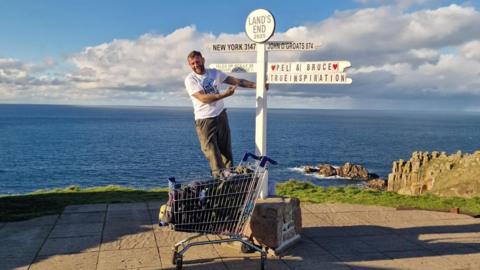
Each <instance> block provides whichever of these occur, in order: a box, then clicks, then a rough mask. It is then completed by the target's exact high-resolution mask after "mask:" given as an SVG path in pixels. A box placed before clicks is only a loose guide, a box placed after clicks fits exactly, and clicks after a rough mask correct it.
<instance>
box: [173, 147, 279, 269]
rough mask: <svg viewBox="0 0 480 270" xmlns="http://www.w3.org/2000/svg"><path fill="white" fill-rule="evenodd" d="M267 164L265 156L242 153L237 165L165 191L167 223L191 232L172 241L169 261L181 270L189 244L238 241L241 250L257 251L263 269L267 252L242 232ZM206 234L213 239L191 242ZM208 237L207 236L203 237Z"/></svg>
mask: <svg viewBox="0 0 480 270" xmlns="http://www.w3.org/2000/svg"><path fill="white" fill-rule="evenodd" d="M268 164H274V165H275V164H277V162H275V161H274V160H272V159H270V158H268V157H267V156H260V157H259V156H256V155H254V154H251V153H246V154H245V155H244V157H243V159H242V161H241V162H240V164H239V165H238V166H237V167H232V168H226V169H222V170H221V171H220V173H219V175H218V176H216V177H215V178H214V179H210V180H204V181H193V182H190V183H188V184H183V185H177V186H175V187H174V188H173V189H171V190H170V192H169V201H168V207H167V212H168V213H167V214H168V215H169V216H170V218H171V219H170V224H169V226H170V227H171V228H172V229H173V230H174V231H178V232H190V233H195V235H193V236H191V237H187V238H185V239H183V240H181V241H180V242H178V243H176V244H175V246H174V247H173V256H172V263H173V264H174V265H176V269H177V270H180V269H182V265H183V255H184V254H185V252H187V250H188V249H189V248H191V247H193V246H200V245H207V244H221V243H227V242H240V243H241V247H242V251H244V252H247V251H251V252H255V251H257V252H260V254H261V261H260V268H261V269H262V270H263V269H264V268H265V260H266V258H267V252H266V251H265V250H263V249H262V248H261V247H259V246H256V245H254V244H253V243H252V241H251V239H248V238H247V237H246V236H245V235H244V233H243V232H244V229H245V226H246V224H247V223H248V220H249V219H250V217H251V215H252V213H253V209H254V207H255V201H256V199H257V198H258V196H259V193H260V189H261V187H262V183H263V181H264V179H265V173H266V171H267V170H268ZM206 234H213V235H216V236H218V237H217V239H212V240H203V241H193V240H195V239H197V238H199V237H201V236H204V235H206ZM207 239H208V238H207Z"/></svg>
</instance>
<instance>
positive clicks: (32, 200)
mask: <svg viewBox="0 0 480 270" xmlns="http://www.w3.org/2000/svg"><path fill="white" fill-rule="evenodd" d="M277 193H278V194H279V195H284V196H289V197H297V198H299V199H300V200H301V201H303V202H312V203H351V204H364V205H381V206H389V207H395V208H415V209H426V210H437V211H448V210H449V209H452V208H456V207H458V208H460V211H461V213H464V214H468V215H472V216H480V197H476V198H472V199H465V198H459V197H438V196H435V195H431V194H427V195H422V196H406V195H399V194H396V193H393V192H387V191H373V190H368V189H364V188H356V187H331V188H324V187H320V186H316V185H314V184H312V183H309V182H302V181H296V180H290V181H288V182H284V183H281V184H278V185H277ZM167 194H168V193H167V189H165V188H158V189H150V190H142V189H133V188H128V187H120V186H104V187H92V188H80V187H78V186H70V187H67V188H61V189H52V190H38V191H35V192H33V193H29V194H25V195H14V196H0V222H5V221H17V220H25V219H30V218H34V217H39V216H43V215H52V214H59V213H61V212H62V211H63V209H64V208H65V206H67V205H73V204H93V203H127V202H144V201H158V200H164V199H167V197H168V195H167Z"/></svg>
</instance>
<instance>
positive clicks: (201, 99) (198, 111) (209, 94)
mask: <svg viewBox="0 0 480 270" xmlns="http://www.w3.org/2000/svg"><path fill="white" fill-rule="evenodd" d="M187 61H188V65H189V66H190V67H191V68H192V70H193V72H191V73H190V74H188V76H187V77H186V78H185V87H186V88H187V92H188V94H189V95H190V98H191V99H192V103H193V108H194V114H195V129H196V131H197V135H198V140H199V141H200V145H201V148H202V151H203V153H204V154H205V157H206V158H207V160H208V162H209V163H210V168H211V170H212V175H213V176H214V177H216V176H219V170H221V169H223V168H227V167H231V166H233V157H232V142H231V136H230V127H229V125H228V117H227V112H226V109H225V108H224V104H223V99H224V98H226V97H229V96H231V95H233V94H234V93H235V90H236V89H237V86H240V87H245V88H256V83H254V82H250V81H247V80H244V79H237V78H234V77H232V76H227V75H226V74H225V73H223V72H221V71H219V70H216V69H206V68H205V58H203V56H202V54H201V53H200V52H198V51H192V52H191V53H190V54H188V57H187ZM222 83H227V84H230V85H231V86H229V87H228V88H227V89H226V90H225V91H223V92H220V89H219V87H220V85H221V84H222Z"/></svg>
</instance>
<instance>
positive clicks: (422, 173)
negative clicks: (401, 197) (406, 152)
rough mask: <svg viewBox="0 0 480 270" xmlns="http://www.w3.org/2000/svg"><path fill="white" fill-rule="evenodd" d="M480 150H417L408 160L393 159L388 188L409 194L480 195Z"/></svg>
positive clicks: (467, 196) (468, 196)
mask: <svg viewBox="0 0 480 270" xmlns="http://www.w3.org/2000/svg"><path fill="white" fill-rule="evenodd" d="M479 153H480V152H479V151H476V152H474V153H473V154H468V153H465V154H462V152H461V151H458V152H456V153H455V154H452V155H447V154H446V153H445V152H438V151H434V152H432V154H429V153H428V152H424V153H422V152H414V153H413V154H412V158H411V159H410V160H408V161H406V162H404V161H403V160H399V161H394V162H393V166H392V173H390V174H389V175H388V191H394V192H397V193H400V194H405V195H421V194H424V193H427V192H428V193H432V194H435V195H439V196H460V197H465V198H470V197H475V196H480V178H479V177H478V175H480V162H479V161H480V160H479V156H478V155H479Z"/></svg>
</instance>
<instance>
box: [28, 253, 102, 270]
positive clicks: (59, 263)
mask: <svg viewBox="0 0 480 270" xmlns="http://www.w3.org/2000/svg"><path fill="white" fill-rule="evenodd" d="M97 259H98V253H97V252H85V253H78V254H63V255H53V256H44V257H38V258H37V259H36V260H35V262H34V263H33V264H32V265H31V266H30V268H29V270H91V269H95V268H96V265H97Z"/></svg>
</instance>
